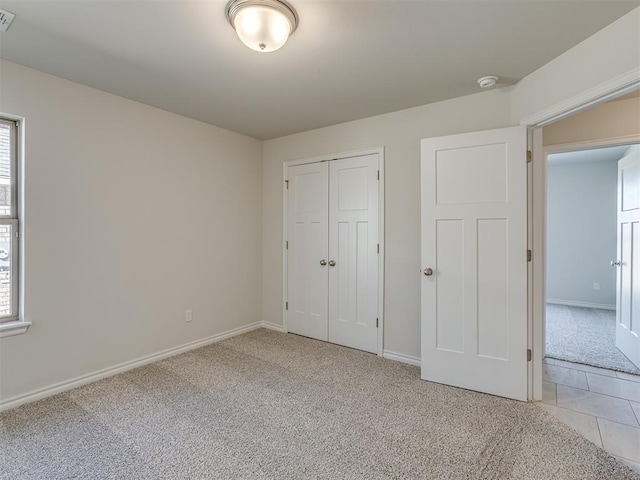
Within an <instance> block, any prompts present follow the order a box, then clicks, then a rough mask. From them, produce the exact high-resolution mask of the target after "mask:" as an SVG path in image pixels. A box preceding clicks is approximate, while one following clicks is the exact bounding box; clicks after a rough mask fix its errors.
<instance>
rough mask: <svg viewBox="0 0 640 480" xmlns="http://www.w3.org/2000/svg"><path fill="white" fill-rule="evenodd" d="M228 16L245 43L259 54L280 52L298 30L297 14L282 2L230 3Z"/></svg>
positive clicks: (243, 0) (236, 0) (240, 0)
mask: <svg viewBox="0 0 640 480" xmlns="http://www.w3.org/2000/svg"><path fill="white" fill-rule="evenodd" d="M226 13H227V20H229V23H230V24H231V26H232V27H233V28H234V29H235V31H236V33H237V34H238V37H239V38H240V40H242V43H244V44H245V45H246V46H247V47H249V48H251V49H252V50H255V51H257V52H273V51H274V50H278V49H279V48H280V47H282V46H283V45H284V44H285V42H286V41H287V39H288V38H289V35H291V34H292V33H293V32H295V30H296V28H297V27H298V14H297V13H296V11H295V10H294V9H293V7H292V6H290V5H289V4H288V3H286V2H284V1H282V0H231V1H230V2H229V3H228V4H227V9H226Z"/></svg>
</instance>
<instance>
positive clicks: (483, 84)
mask: <svg viewBox="0 0 640 480" xmlns="http://www.w3.org/2000/svg"><path fill="white" fill-rule="evenodd" d="M496 83H498V77H496V76H495V75H489V76H487V77H482V78H479V79H478V85H480V88H489V87H493V86H494V85H495V84H496Z"/></svg>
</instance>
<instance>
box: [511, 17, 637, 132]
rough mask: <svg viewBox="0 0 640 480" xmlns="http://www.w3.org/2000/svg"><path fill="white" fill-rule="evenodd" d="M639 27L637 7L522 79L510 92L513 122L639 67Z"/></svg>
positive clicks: (516, 122)
mask: <svg viewBox="0 0 640 480" xmlns="http://www.w3.org/2000/svg"><path fill="white" fill-rule="evenodd" d="M639 26H640V7H639V8H636V9H634V10H632V11H631V12H629V13H628V14H626V15H625V16H623V17H621V18H619V19H618V20H616V21H615V22H613V23H611V24H610V25H608V26H606V27H605V28H603V29H602V30H600V31H599V32H596V33H595V34H594V35H592V36H591V37H589V38H587V39H586V40H584V41H582V42H581V43H579V44H578V45H576V46H575V47H573V48H571V49H570V50H567V51H566V52H565V53H563V54H562V55H560V56H558V57H557V58H555V59H553V60H551V61H550V62H549V63H547V64H546V65H544V66H542V67H541V68H539V69H538V70H536V71H535V72H533V73H531V74H530V75H528V76H527V77H525V78H523V79H522V80H521V81H520V82H518V83H517V84H516V85H515V87H513V92H512V107H511V112H512V115H511V119H512V121H513V123H514V125H516V124H519V123H520V121H521V120H523V119H525V118H527V117H529V116H531V115H535V114H537V113H539V112H541V111H544V110H545V109H547V108H549V107H552V106H555V105H557V104H559V103H562V102H565V101H567V100H569V99H572V98H573V97H574V96H577V95H580V94H581V93H583V92H585V91H588V90H590V89H592V88H594V87H596V86H598V85H601V84H603V83H605V82H608V81H610V80H611V79H614V78H616V77H618V76H621V75H624V74H626V73H628V72H630V71H632V70H634V69H638V68H640V27H639ZM541 34H542V32H541Z"/></svg>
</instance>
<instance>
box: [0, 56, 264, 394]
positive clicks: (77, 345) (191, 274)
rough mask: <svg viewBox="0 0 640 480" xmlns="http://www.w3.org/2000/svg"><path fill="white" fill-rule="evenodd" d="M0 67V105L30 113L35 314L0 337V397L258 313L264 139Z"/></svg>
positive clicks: (28, 223)
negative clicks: (22, 327) (23, 327)
mask: <svg viewBox="0 0 640 480" xmlns="http://www.w3.org/2000/svg"><path fill="white" fill-rule="evenodd" d="M0 68H1V70H0V75H1V80H2V81H1V84H0V111H2V112H5V113H10V114H15V115H21V116H24V117H25V118H26V179H27V189H26V192H25V195H26V215H25V219H24V234H25V235H24V242H25V245H26V269H25V271H24V275H25V282H26V295H25V315H26V320H29V321H32V322H33V325H32V326H31V328H30V329H29V331H28V332H27V333H26V334H24V335H18V336H13V337H7V338H2V339H0V376H1V378H0V380H1V381H0V386H1V390H0V400H3V401H6V400H7V399H8V398H10V397H14V396H17V395H21V394H24V393H26V392H30V391H33V390H36V389H41V388H43V387H47V386H50V385H52V384H55V383H57V382H62V381H66V380H69V379H72V378H74V377H77V376H80V375H85V374H88V373H91V372H94V371H97V370H100V369H103V368H107V367H112V366H114V365H117V364H120V363H122V362H126V361H130V360H133V359H136V358H138V357H141V356H145V355H148V354H152V353H155V352H158V351H161V350H164V349H169V348H172V347H176V346H179V345H182V344H185V343H187V342H191V341H195V340H198V339H202V338H205V337H208V336H211V335H214V334H218V333H221V332H226V331H229V330H231V329H235V328H237V327H241V326H244V325H248V324H251V323H254V322H258V321H260V319H261V290H262V287H261V281H262V275H261V268H262V260H261V255H262V252H261V251H262V232H261V230H262V224H261V217H262V212H261V208H260V205H261V201H262V162H261V155H262V142H260V141H258V140H255V139H252V138H249V137H246V136H244V135H240V134H236V133H232V132H229V131H227V130H223V129H220V128H217V127H213V126H210V125H206V124H204V123H200V122H197V121H194V120H190V119H187V118H185V117H181V116H178V115H175V114H172V113H168V112H165V111H162V110H159V109H156V108H152V107H149V106H145V105H142V104H140V103H136V102H133V101H130V100H126V99H124V98H121V97H117V96H114V95H111V94H107V93H104V92H101V91H98V90H95V89H91V88H87V87H84V86H81V85H79V84H76V83H73V82H70V81H67V80H63V79H60V78H57V77H53V76H50V75H46V74H43V73H40V72H37V71H34V70H31V69H28V68H24V67H22V66H19V65H16V64H13V63H9V62H5V61H3V62H2V63H1V64H0ZM185 309H192V310H193V322H191V323H185V321H184V315H185V314H184V311H185Z"/></svg>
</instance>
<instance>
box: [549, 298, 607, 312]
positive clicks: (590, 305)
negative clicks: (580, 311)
mask: <svg viewBox="0 0 640 480" xmlns="http://www.w3.org/2000/svg"><path fill="white" fill-rule="evenodd" d="M547 303H551V304H553V305H566V306H567V307H585V308H600V309H602V310H615V309H616V306H615V305H609V304H607V303H589V302H576V301H573V300H559V299H557V298H547Z"/></svg>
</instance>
